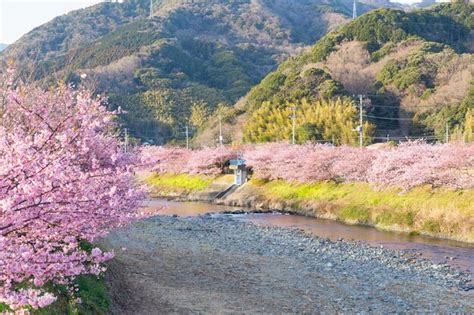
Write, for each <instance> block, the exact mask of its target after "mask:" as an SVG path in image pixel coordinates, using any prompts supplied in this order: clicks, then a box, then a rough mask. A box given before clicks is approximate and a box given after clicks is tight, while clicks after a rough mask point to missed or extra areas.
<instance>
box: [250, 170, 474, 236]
mask: <svg viewBox="0 0 474 315" xmlns="http://www.w3.org/2000/svg"><path fill="white" fill-rule="evenodd" d="M251 185H253V186H255V188H256V190H257V191H258V194H260V195H262V197H263V198H265V199H267V200H276V201H279V200H280V201H284V202H285V203H287V204H288V203H289V204H291V205H292V207H293V208H294V209H299V208H303V207H305V208H308V207H310V208H312V209H314V211H315V215H321V216H326V217H331V218H335V219H337V220H341V221H344V222H348V223H360V224H369V225H373V226H377V227H380V228H384V229H390V230H406V231H409V232H413V233H422V234H429V235H435V236H441V237H449V238H453V239H457V240H463V241H469V242H474V230H473V227H472V223H470V222H472V218H473V217H474V189H470V190H452V189H447V188H437V189H433V188H431V187H428V186H423V187H417V188H414V189H412V190H410V191H408V192H405V193H402V192H401V191H400V190H396V189H388V190H381V191H377V190H374V189H373V188H372V187H371V186H370V185H369V184H366V183H347V184H345V183H344V184H338V183H334V182H320V183H314V184H297V183H289V182H285V181H270V182H266V181H259V180H255V179H254V180H252V181H251Z"/></svg>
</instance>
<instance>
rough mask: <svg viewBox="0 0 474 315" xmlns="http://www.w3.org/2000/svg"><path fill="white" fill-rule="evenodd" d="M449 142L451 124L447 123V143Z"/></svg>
mask: <svg viewBox="0 0 474 315" xmlns="http://www.w3.org/2000/svg"><path fill="white" fill-rule="evenodd" d="M448 142H449V123H446V143H448Z"/></svg>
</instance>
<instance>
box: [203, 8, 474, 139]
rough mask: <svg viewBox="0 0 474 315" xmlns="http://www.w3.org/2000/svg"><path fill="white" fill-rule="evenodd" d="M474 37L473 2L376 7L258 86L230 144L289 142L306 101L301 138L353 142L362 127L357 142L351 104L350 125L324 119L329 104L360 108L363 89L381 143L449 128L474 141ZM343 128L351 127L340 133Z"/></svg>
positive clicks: (238, 113)
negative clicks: (427, 6)
mask: <svg viewBox="0 0 474 315" xmlns="http://www.w3.org/2000/svg"><path fill="white" fill-rule="evenodd" d="M473 35H474V5H473V4H454V3H452V4H443V5H437V6H435V7H433V8H431V9H429V10H418V11H413V12H403V11H399V10H391V9H378V10H374V11H371V12H369V13H367V14H365V15H363V16H361V17H359V18H358V19H356V20H354V21H352V22H350V23H348V24H346V25H345V26H343V27H341V28H340V29H338V30H334V31H332V32H330V33H329V34H327V35H326V36H324V37H323V38H321V39H320V40H319V41H318V42H317V43H316V44H315V45H314V46H312V47H311V48H310V49H308V50H307V51H305V52H303V53H301V54H300V55H298V56H296V57H292V58H290V59H289V60H288V61H286V62H284V63H282V64H281V65H280V66H279V67H278V69H277V70H276V71H274V72H272V73H270V74H269V75H268V76H267V77H266V78H265V79H263V80H262V82H261V83H260V84H258V85H257V86H255V87H254V88H252V90H251V91H250V92H249V93H248V95H247V96H246V98H245V99H244V100H242V101H241V102H239V104H238V106H237V108H235V109H234V111H233V113H232V115H228V116H229V117H231V118H232V119H231V120H229V121H232V123H231V124H229V125H226V126H225V128H224V129H225V130H228V134H226V135H225V136H226V138H227V139H228V141H240V140H241V139H242V137H243V138H244V140H247V141H257V142H259V141H270V140H273V141H275V140H284V139H287V140H288V139H290V137H291V115H292V113H291V112H292V110H291V109H292V108H293V107H296V109H297V116H298V117H299V118H298V134H297V138H298V139H299V140H300V141H305V140H328V141H331V140H333V139H335V140H336V142H349V143H351V142H354V141H356V138H357V135H358V134H357V133H356V132H352V136H350V137H352V140H351V141H348V140H344V141H342V140H341V139H343V138H344V139H348V137H349V136H348V135H350V134H351V130H350V128H354V126H357V124H358V110H357V109H356V110H351V109H347V111H345V113H346V114H348V115H349V114H350V115H352V118H351V119H349V120H346V121H343V122H340V121H336V120H337V119H342V118H341V117H343V116H344V115H342V114H341V115H339V116H338V117H336V116H331V115H329V114H328V115H327V118H326V119H327V121H321V119H322V118H321V117H326V116H324V115H325V114H323V112H324V110H323V109H324V108H326V105H327V104H326V103H327V102H329V104H331V103H334V106H340V103H341V102H342V103H347V104H349V105H348V106H349V107H354V105H355V103H356V102H358V97H357V95H359V94H363V95H365V97H364V101H363V102H364V110H365V113H364V121H365V122H367V123H370V124H371V126H369V128H368V130H369V131H371V134H372V135H373V136H375V140H382V139H380V138H383V140H385V138H387V135H389V136H391V137H392V139H400V138H403V139H406V138H407V137H408V138H419V137H422V136H424V137H425V138H427V139H429V140H444V139H445V133H446V128H448V129H449V131H448V132H449V134H450V135H449V136H450V139H458V140H461V139H464V140H469V139H472V137H473V134H472V132H473V129H474V82H473V72H474V59H473V58H474V57H473V52H474V36H473ZM353 95H355V96H356V97H353ZM303 99H305V100H306V101H307V102H309V103H314V102H317V101H318V100H321V99H323V100H324V102H323V104H319V105H318V103H314V104H313V105H311V104H310V105H309V106H308V105H307V104H306V105H305V104H301V100H303ZM337 99H339V101H337ZM342 100H344V101H342ZM351 101H352V102H353V103H354V104H352V105H351V104H350V103H351ZM298 111H299V112H298ZM321 111H323V112H321ZM350 115H349V116H350ZM344 117H345V116H344ZM337 124H340V125H341V126H342V125H344V126H346V127H345V128H342V127H341V128H342V129H339V130H331V128H330V127H331V126H334V125H337ZM214 125H216V122H211V123H210V124H209V126H210V127H212V126H214ZM233 126H238V127H236V128H234V129H232V128H233ZM237 129H244V131H243V133H242V132H240V130H237ZM215 132H216V130H215V128H214V129H212V128H208V129H206V130H204V131H203V133H202V136H201V137H200V138H199V139H198V142H199V143H205V142H206V141H207V142H209V139H210V138H211V137H212V136H209V135H212V134H215ZM350 137H349V138H350ZM377 138H379V139H377Z"/></svg>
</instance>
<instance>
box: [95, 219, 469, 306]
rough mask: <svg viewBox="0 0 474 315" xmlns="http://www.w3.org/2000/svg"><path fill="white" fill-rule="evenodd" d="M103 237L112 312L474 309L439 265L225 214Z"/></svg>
mask: <svg viewBox="0 0 474 315" xmlns="http://www.w3.org/2000/svg"><path fill="white" fill-rule="evenodd" d="M103 245H104V246H106V247H108V248H112V249H114V250H115V252H116V258H115V259H114V260H113V261H112V262H111V263H110V265H109V270H108V272H107V277H106V278H107V283H108V286H109V288H110V294H111V297H112V302H113V303H112V307H111V313H113V314H163V313H185V314H187V313H214V314H222V313H246V314H249V313H295V312H297V313H314V312H372V311H373V312H383V313H385V312H394V311H399V312H406V311H425V312H434V311H436V312H449V313H452V312H463V313H473V312H474V293H473V291H472V290H469V288H470V284H469V283H470V279H469V275H467V274H463V273H462V272H460V271H457V270H455V269H452V268H451V267H449V266H447V265H439V264H434V263H432V262H430V261H428V260H425V259H421V258H420V257H419V256H417V255H413V254H408V253H403V252H396V251H391V250H387V249H384V248H381V247H370V246H368V245H365V244H362V243H357V242H347V241H330V240H328V239H323V238H318V237H315V236H312V235H309V234H305V233H304V232H302V231H299V230H294V229H284V228H275V227H258V226H255V225H253V224H251V223H247V222H242V221H238V220H234V219H233V218H232V216H225V215H219V216H213V215H203V216H199V217H193V218H179V217H171V216H156V217H153V218H149V219H147V220H143V221H140V222H137V223H135V224H134V225H133V226H132V227H129V228H127V229H123V230H118V231H116V232H114V233H112V234H110V235H109V236H108V237H107V238H106V239H104V240H103Z"/></svg>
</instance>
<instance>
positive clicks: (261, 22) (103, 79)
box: [0, 0, 391, 142]
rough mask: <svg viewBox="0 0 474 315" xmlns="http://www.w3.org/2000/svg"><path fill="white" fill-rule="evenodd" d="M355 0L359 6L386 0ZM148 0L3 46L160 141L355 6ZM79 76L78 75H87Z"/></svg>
mask: <svg viewBox="0 0 474 315" xmlns="http://www.w3.org/2000/svg"><path fill="white" fill-rule="evenodd" d="M370 2H371V4H364V3H360V4H359V6H358V11H359V13H360V14H362V13H364V12H366V11H368V10H371V9H374V8H376V7H377V6H381V5H384V6H385V5H389V6H390V5H391V4H390V3H389V2H388V1H370ZM148 10H149V1H148V0H125V1H124V3H101V4H98V5H95V6H93V7H89V8H86V9H83V10H78V11H74V12H71V13H69V14H67V15H64V16H61V17H57V18H55V19H54V20H52V21H51V22H49V23H47V24H45V25H43V26H40V27H38V28H36V29H34V30H33V31H31V32H30V33H28V34H27V35H25V36H24V37H23V38H21V39H20V40H19V41H17V42H16V43H14V44H13V45H11V46H9V47H8V48H7V49H6V50H5V51H3V52H2V53H1V54H0V61H3V62H5V61H6V60H7V59H10V58H13V59H14V60H16V65H17V67H19V68H20V70H21V73H22V75H23V76H24V77H25V78H28V79H30V80H35V81H39V82H43V83H44V84H45V85H47V84H49V82H50V81H49V80H58V79H64V80H66V81H68V82H74V83H79V81H80V80H81V79H80V78H81V75H82V74H87V78H86V79H85V80H84V81H85V82H83V83H84V84H86V85H90V86H92V87H94V88H96V89H97V92H98V93H104V92H105V91H107V93H108V95H109V96H110V106H111V107H118V106H121V107H123V108H125V109H126V110H127V111H128V113H127V114H125V115H123V117H122V119H123V120H124V122H125V124H126V126H127V127H128V128H129V130H130V132H131V134H132V135H134V136H136V137H140V138H142V139H149V140H154V141H157V142H163V141H167V140H170V139H175V138H182V137H183V134H184V133H183V130H184V125H185V124H186V123H190V124H191V125H192V127H193V128H194V129H199V128H202V125H203V124H204V123H205V122H206V121H207V119H208V117H210V116H212V115H213V114H214V112H215V110H216V108H217V106H218V104H221V103H222V104H226V105H227V106H230V105H232V104H233V103H234V102H235V101H236V100H237V99H239V98H240V97H241V96H243V95H245V94H246V93H247V92H248V91H249V89H250V88H251V87H252V86H253V85H255V84H257V83H258V82H260V80H261V79H262V78H263V77H264V76H265V75H266V74H268V73H269V72H270V71H272V70H274V69H275V67H276V66H277V64H278V63H279V62H281V61H282V60H285V59H286V58H287V57H288V56H289V55H293V54H296V53H298V52H299V51H301V50H302V49H303V48H304V47H306V46H307V45H309V44H312V43H314V42H315V41H316V40H317V39H319V38H320V37H321V36H323V35H324V34H326V33H327V32H328V30H331V29H334V28H335V27H337V26H339V25H341V24H344V23H345V22H347V21H348V18H349V17H350V16H351V14H352V0H296V1H290V0H206V1H199V0H194V1H189V0H188V1H184V0H182V1H179V0H174V1H169V0H167V1H165V0H162V1H154V12H153V17H152V18H151V19H150V18H149V11H148ZM83 77H84V76H83Z"/></svg>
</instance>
